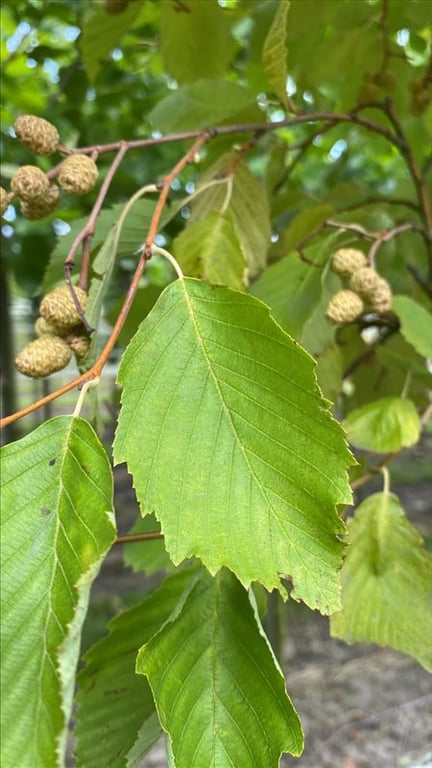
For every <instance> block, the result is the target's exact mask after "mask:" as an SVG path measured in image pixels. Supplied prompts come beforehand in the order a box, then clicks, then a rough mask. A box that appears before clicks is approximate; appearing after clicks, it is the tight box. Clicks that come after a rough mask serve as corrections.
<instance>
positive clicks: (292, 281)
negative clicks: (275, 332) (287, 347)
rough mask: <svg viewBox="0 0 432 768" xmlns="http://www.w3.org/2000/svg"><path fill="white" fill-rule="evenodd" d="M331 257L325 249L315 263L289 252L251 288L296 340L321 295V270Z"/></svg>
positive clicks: (269, 268)
mask: <svg viewBox="0 0 432 768" xmlns="http://www.w3.org/2000/svg"><path fill="white" fill-rule="evenodd" d="M327 258H328V256H327V254H326V252H325V251H324V249H322V250H321V252H320V256H319V259H317V260H315V261H314V263H313V264H309V263H306V262H304V261H302V260H301V259H300V256H299V254H298V253H290V254H289V256H286V257H285V258H284V259H281V260H280V261H277V262H276V263H275V264H272V265H271V266H270V267H268V268H267V269H266V270H265V271H264V272H263V273H262V274H261V275H260V277H259V278H258V280H257V281H256V282H255V283H254V284H253V285H252V286H251V288H250V292H251V293H252V294H253V295H254V296H257V297H258V298H259V299H261V300H262V301H265V303H266V304H268V305H269V307H270V308H271V311H272V314H273V315H274V317H275V319H276V320H277V321H278V323H280V324H281V325H282V327H283V328H284V329H285V330H286V331H288V333H290V334H292V336H294V337H298V336H300V334H301V332H302V329H303V326H304V324H305V322H306V320H307V319H308V318H309V317H310V316H311V314H312V312H313V311H314V308H315V306H316V304H317V302H318V301H319V299H320V296H321V277H322V269H320V266H321V265H322V264H323V263H324V261H326V260H327Z"/></svg>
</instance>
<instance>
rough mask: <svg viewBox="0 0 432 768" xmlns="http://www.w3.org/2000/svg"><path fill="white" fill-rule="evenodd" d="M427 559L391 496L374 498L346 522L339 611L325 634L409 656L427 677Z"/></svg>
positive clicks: (430, 649) (431, 590) (430, 563)
mask: <svg viewBox="0 0 432 768" xmlns="http://www.w3.org/2000/svg"><path fill="white" fill-rule="evenodd" d="M431 602H432V555H431V554H429V553H427V552H426V551H425V548H424V542H423V540H422V537H421V536H420V534H419V533H418V531H417V530H416V529H415V528H414V527H413V526H412V525H411V523H410V522H409V521H408V520H407V519H406V517H405V513H404V510H403V508H402V506H401V504H400V501H399V499H398V498H397V496H394V495H393V494H389V493H375V494H374V495H373V496H369V498H367V499H366V500H365V501H364V502H363V503H362V504H360V506H359V508H358V509H357V511H356V513H355V515H354V518H353V519H351V520H349V521H348V550H347V555H346V559H345V562H344V565H343V567H342V604H343V609H342V611H340V612H338V613H334V614H333V615H332V617H331V619H330V626H331V634H332V636H333V637H340V638H342V639H343V640H345V641H346V642H347V643H354V642H360V643H379V644H380V645H388V646H390V648H395V649H396V650H398V651H402V652H403V653H407V654H409V655H410V656H413V657H414V658H415V659H416V660H417V661H418V662H419V663H420V664H422V665H423V666H424V667H425V668H426V669H428V670H429V671H430V672H432V643H431V637H432V612H431V610H430V606H431Z"/></svg>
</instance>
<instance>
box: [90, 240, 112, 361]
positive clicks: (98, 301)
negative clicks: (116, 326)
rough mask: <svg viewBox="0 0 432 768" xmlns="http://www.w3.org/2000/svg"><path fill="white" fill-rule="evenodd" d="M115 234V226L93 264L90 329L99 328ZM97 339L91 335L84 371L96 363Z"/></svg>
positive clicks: (94, 335) (109, 273) (110, 271)
mask: <svg viewBox="0 0 432 768" xmlns="http://www.w3.org/2000/svg"><path fill="white" fill-rule="evenodd" d="M116 234H117V225H115V226H114V227H112V229H111V230H110V231H109V233H108V236H107V239H106V240H105V242H104V244H103V245H102V248H101V249H100V251H99V253H98V254H97V256H96V258H95V260H94V262H93V270H92V271H93V277H92V281H91V283H90V290H89V292H88V299H87V305H86V319H87V322H88V323H89V325H90V327H91V328H94V329H97V328H99V323H100V319H101V315H102V303H103V300H104V298H105V296H106V292H107V290H108V288H109V284H110V280H111V276H112V272H113V269H114V263H115V260H116V256H117V253H116V249H115V245H116ZM98 344H99V337H98V334H97V333H93V335H92V338H91V342H90V349H89V351H88V353H87V354H86V356H85V361H84V365H85V367H86V369H88V368H90V367H91V366H92V365H93V363H94V362H95V361H96V358H97V355H98Z"/></svg>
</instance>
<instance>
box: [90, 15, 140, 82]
mask: <svg viewBox="0 0 432 768" xmlns="http://www.w3.org/2000/svg"><path fill="white" fill-rule="evenodd" d="M140 6H141V3H130V4H129V5H128V6H127V7H126V8H125V10H124V11H123V12H122V13H119V14H115V15H110V14H108V13H106V12H105V11H104V10H102V9H101V10H96V12H95V13H94V14H92V15H91V16H89V17H88V18H87V19H86V21H85V22H84V24H83V31H82V38H81V50H82V59H83V63H84V67H85V70H86V73H87V77H88V79H89V80H90V81H91V82H94V81H95V80H96V78H97V76H98V74H99V71H100V69H101V67H102V66H103V64H104V61H105V59H106V58H107V57H108V55H109V54H110V53H111V51H112V50H113V48H115V47H116V46H117V44H118V42H119V41H120V40H121V38H122V37H123V35H124V33H125V32H127V31H128V30H129V29H130V27H131V26H132V24H133V22H134V21H135V19H136V18H137V17H138V16H139V14H140V12H141V7H140Z"/></svg>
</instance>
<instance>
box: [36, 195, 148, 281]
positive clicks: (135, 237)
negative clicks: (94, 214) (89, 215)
mask: <svg viewBox="0 0 432 768" xmlns="http://www.w3.org/2000/svg"><path fill="white" fill-rule="evenodd" d="M154 207H155V203H154V201H152V200H137V202H136V203H135V204H134V206H133V208H132V209H131V210H130V211H129V213H128V215H127V218H126V220H125V223H124V225H123V227H122V231H121V235H120V239H119V243H118V249H117V255H118V256H123V255H125V254H130V253H133V251H135V250H136V249H137V248H138V247H139V246H140V245H141V244H142V243H144V241H145V238H146V235H147V230H148V228H149V225H150V221H151V217H152V215H153V211H154ZM123 210H124V204H123V203H122V204H120V203H119V204H118V205H113V207H112V208H106V209H104V210H103V211H101V213H100V214H99V216H98V221H97V225H96V232H95V234H94V235H93V237H92V249H95V248H96V247H97V246H99V245H101V244H102V243H104V242H105V241H106V240H107V239H108V238H109V237H110V234H111V232H112V228H113V226H114V225H115V223H116V221H117V220H118V219H119V217H120V216H121V213H122V211H123ZM86 224H87V219H77V220H76V221H74V222H73V224H72V225H71V231H70V232H69V233H68V234H67V235H65V236H64V237H59V239H58V241H57V245H56V247H55V249H54V251H53V252H52V254H51V258H50V263H49V265H48V268H47V271H46V273H45V277H44V283H43V286H42V293H47V291H48V290H50V289H51V288H52V287H53V285H55V284H57V283H58V282H59V280H62V279H63V275H64V269H63V262H64V260H65V258H66V256H67V255H68V253H69V251H70V248H71V245H72V243H73V241H74V240H75V238H76V236H77V235H78V233H79V232H81V230H82V229H83V228H84V227H85V225H86ZM107 260H109V251H108V252H105V254H102V255H101V257H100V259H99V260H98V262H97V264H98V270H101V271H102V272H103V271H104V269H105V268H106V264H107Z"/></svg>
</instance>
